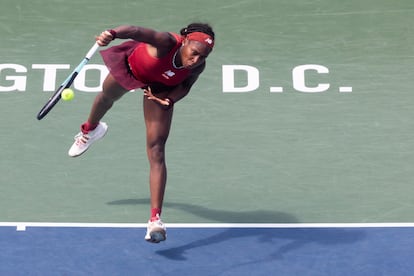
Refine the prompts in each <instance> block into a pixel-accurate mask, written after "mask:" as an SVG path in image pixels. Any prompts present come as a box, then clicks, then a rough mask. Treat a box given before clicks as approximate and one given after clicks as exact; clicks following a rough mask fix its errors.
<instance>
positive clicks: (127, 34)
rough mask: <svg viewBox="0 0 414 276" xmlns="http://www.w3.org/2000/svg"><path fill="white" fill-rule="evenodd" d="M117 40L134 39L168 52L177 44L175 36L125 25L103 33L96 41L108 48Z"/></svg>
mask: <svg viewBox="0 0 414 276" xmlns="http://www.w3.org/2000/svg"><path fill="white" fill-rule="evenodd" d="M114 36H115V37H114ZM115 38H119V39H133V40H136V41H140V42H144V43H147V44H150V45H152V46H153V47H155V48H157V49H160V50H164V49H167V51H168V50H169V49H171V48H172V47H174V45H175V43H176V41H175V38H174V36H172V35H171V34H170V33H168V32H158V31H155V30H153V29H149V28H145V27H140V26H132V25H123V26H119V27H116V28H114V29H111V30H106V31H103V32H102V33H101V34H100V35H99V36H97V37H96V41H97V43H98V44H99V45H100V46H107V45H108V44H109V43H110V42H111V41H112V40H113V39H115Z"/></svg>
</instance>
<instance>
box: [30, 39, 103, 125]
mask: <svg viewBox="0 0 414 276" xmlns="http://www.w3.org/2000/svg"><path fill="white" fill-rule="evenodd" d="M98 48H99V45H98V43H95V44H94V45H93V46H92V48H91V49H90V50H89V51H88V53H87V54H86V56H85V57H84V59H83V60H82V61H81V63H79V65H78V66H77V67H76V68H75V69H74V70H73V71H72V73H71V74H70V75H69V76H68V77H67V79H66V80H65V81H64V82H62V84H61V85H60V86H59V88H58V89H57V90H56V92H55V93H54V94H53V95H52V97H50V98H49V100H48V101H47V102H46V104H45V105H44V106H43V108H42V109H41V110H40V112H39V114H37V119H38V120H41V119H42V118H43V117H45V116H46V115H47V113H49V111H50V110H52V108H53V107H54V106H55V105H56V104H57V102H58V101H59V100H60V98H61V94H62V91H63V90H65V89H66V88H69V87H70V86H71V85H72V83H73V81H74V80H75V78H76V76H77V75H78V74H79V72H80V71H81V70H82V68H83V66H85V65H86V64H87V63H88V62H89V60H90V59H91V57H92V56H93V55H94V54H95V52H96V50H98Z"/></svg>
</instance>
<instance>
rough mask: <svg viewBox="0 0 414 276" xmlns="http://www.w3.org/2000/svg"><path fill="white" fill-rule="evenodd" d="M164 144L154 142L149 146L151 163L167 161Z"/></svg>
mask: <svg viewBox="0 0 414 276" xmlns="http://www.w3.org/2000/svg"><path fill="white" fill-rule="evenodd" d="M164 148H165V147H164V145H163V144H154V145H151V146H149V147H148V149H147V151H148V159H149V161H150V163H153V164H160V163H164V162H165V149H164Z"/></svg>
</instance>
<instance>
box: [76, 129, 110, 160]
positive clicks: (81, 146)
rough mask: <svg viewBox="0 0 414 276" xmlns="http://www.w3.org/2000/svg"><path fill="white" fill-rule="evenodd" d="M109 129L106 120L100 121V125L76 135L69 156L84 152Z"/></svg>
mask: <svg viewBox="0 0 414 276" xmlns="http://www.w3.org/2000/svg"><path fill="white" fill-rule="evenodd" d="M107 131H108V125H107V124H106V123H104V122H99V124H98V126H97V127H96V128H95V129H94V130H91V131H89V132H88V133H87V134H84V133H83V132H82V131H81V132H79V133H78V134H77V135H76V136H75V142H74V143H73V145H72V147H71V148H70V149H69V152H68V154H69V156H71V157H76V156H79V155H81V154H82V153H84V152H85V151H86V150H87V149H88V148H89V146H90V145H92V143H93V142H95V141H97V140H99V139H101V138H102V137H104V136H105V134H106V132H107Z"/></svg>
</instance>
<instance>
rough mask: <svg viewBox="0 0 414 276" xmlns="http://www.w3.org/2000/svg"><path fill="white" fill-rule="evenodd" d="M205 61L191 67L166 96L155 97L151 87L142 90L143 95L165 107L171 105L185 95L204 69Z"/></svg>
mask: <svg viewBox="0 0 414 276" xmlns="http://www.w3.org/2000/svg"><path fill="white" fill-rule="evenodd" d="M204 68H205V63H203V64H201V65H200V66H197V67H196V68H194V69H193V71H192V72H191V74H190V76H189V77H188V78H186V79H185V80H184V81H183V82H182V83H181V84H179V85H178V86H177V87H175V88H174V89H173V90H171V91H170V92H169V93H168V95H167V97H166V98H157V97H156V96H154V95H153V94H152V92H151V88H150V87H149V88H148V89H145V90H144V95H146V96H147V98H148V99H150V100H155V101H157V102H158V103H159V104H161V105H163V106H165V107H166V108H168V107H172V105H173V104H174V103H176V102H178V101H179V100H181V99H182V98H184V97H185V96H187V94H188V93H189V92H190V90H191V87H192V86H193V84H194V83H195V82H196V81H197V79H198V77H199V76H200V74H201V73H202V72H203V71H204Z"/></svg>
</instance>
